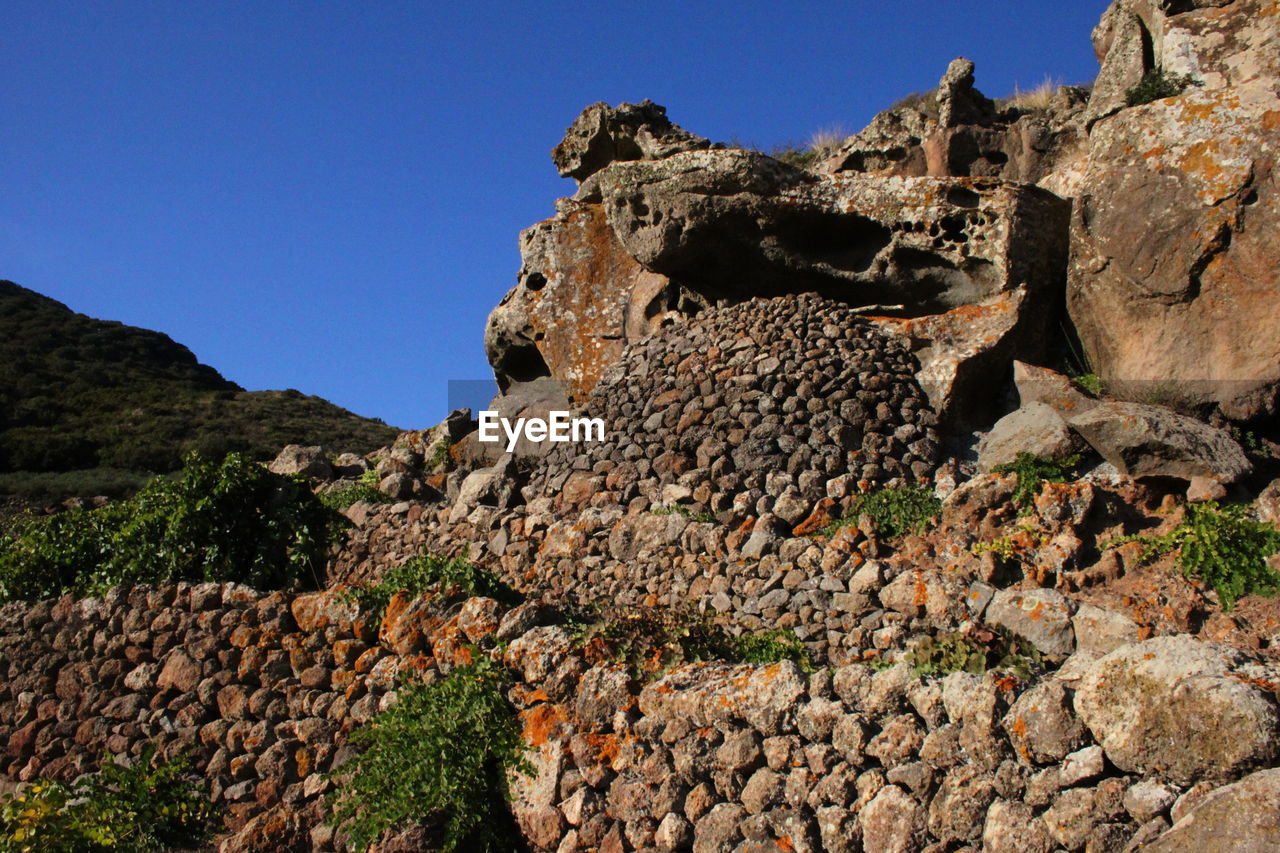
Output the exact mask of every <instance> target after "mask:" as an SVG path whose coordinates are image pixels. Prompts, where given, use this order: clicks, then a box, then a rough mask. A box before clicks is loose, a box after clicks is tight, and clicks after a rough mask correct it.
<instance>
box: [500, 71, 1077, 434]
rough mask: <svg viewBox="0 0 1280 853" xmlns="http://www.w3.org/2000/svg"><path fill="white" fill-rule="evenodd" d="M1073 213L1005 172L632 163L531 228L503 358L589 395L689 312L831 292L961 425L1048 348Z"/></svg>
mask: <svg viewBox="0 0 1280 853" xmlns="http://www.w3.org/2000/svg"><path fill="white" fill-rule="evenodd" d="M957 85H959V84H957ZM962 90H963V86H959V88H958V90H957V91H959V92H961V94H958V95H957V96H956V97H957V99H958V100H957V103H963V102H964V97H967V96H964V97H962V94H963V91H962ZM619 109H620V110H621V109H622V108H619ZM602 115H604V114H602V113H601V112H600V110H598V109H597V108H596V107H590V108H588V110H587V112H586V113H584V116H583V117H582V118H581V119H580V120H579V124H582V123H585V124H586V125H588V126H594V125H593V124H592V122H595V121H596V120H597V119H600V118H601V116H602ZM601 120H603V119H601ZM577 126H578V125H575V127H577ZM571 135H572V134H571ZM570 142H572V140H571V139H567V140H566V143H564V145H569V144H570ZM575 144H576V143H575ZM621 147H623V148H625V147H626V146H621ZM1066 222H1067V208H1066V205H1065V204H1064V203H1062V202H1061V201H1060V200H1059V199H1057V198H1055V197H1054V196H1052V195H1051V194H1049V193H1046V192H1043V191H1040V190H1037V189H1035V188H1029V187H1020V186H1014V185H1008V184H1002V183H999V182H994V181H983V180H969V179H928V178H915V179H910V178H902V177H895V176H879V175H877V176H864V175H835V176H820V175H816V174H814V173H811V172H807V171H805V170H802V169H798V168H796V167H793V166H790V165H787V164H785V163H782V162H780V161H777V160H774V159H773V158H771V157H767V156H765V155H763V154H760V153H759V152H754V151H745V150H724V149H711V150H682V151H677V152H676V153H671V154H669V156H665V157H663V158H662V159H653V158H644V159H640V158H625V159H616V160H614V161H613V162H609V163H607V164H605V165H603V166H601V167H600V168H599V169H598V170H597V171H595V172H593V173H592V174H590V175H589V176H588V177H587V178H585V179H584V181H583V184H582V188H581V190H580V191H579V193H578V194H577V196H575V198H574V199H572V200H565V201H562V202H560V203H559V205H558V213H557V216H556V217H554V218H552V219H550V220H547V221H546V222H542V223H539V224H538V225H535V226H534V227H533V228H530V229H529V230H527V231H526V232H525V233H524V234H523V235H522V238H521V249H522V255H523V266H522V269H521V273H520V279H519V282H520V283H519V284H518V285H517V287H516V288H514V289H513V290H512V291H511V292H510V293H508V294H507V296H506V297H505V298H504V299H503V301H502V304H500V305H499V306H498V307H497V308H496V309H495V310H494V312H493V313H492V315H491V316H490V318H489V323H488V328H487V330H486V337H485V344H486V351H487V353H488V356H489V360H490V363H491V364H492V365H493V366H494V370H495V373H496V374H497V376H498V381H499V384H500V385H501V386H502V387H503V388H504V389H505V388H507V387H509V386H510V385H511V383H513V382H524V381H529V380H531V379H534V378H536V377H537V376H551V377H553V378H555V379H557V380H560V381H561V382H563V383H564V384H565V386H566V387H567V389H568V390H569V394H570V396H571V398H572V399H573V400H575V401H581V400H582V399H584V398H585V395H586V394H587V393H588V392H589V391H590V390H591V388H592V387H593V386H594V385H595V383H596V382H597V381H598V380H599V377H600V375H601V373H602V372H603V371H604V370H605V369H606V368H607V367H608V366H609V365H610V364H612V363H613V362H614V361H615V360H616V359H617V358H618V356H619V355H620V353H621V351H622V348H623V347H624V346H625V345H626V344H627V343H629V342H634V341H636V340H639V339H641V338H643V337H644V336H646V335H648V334H650V333H651V332H652V330H653V329H654V328H656V327H657V325H658V324H660V323H661V322H662V320H663V319H664V318H666V317H668V316H670V315H671V314H672V313H673V312H674V313H677V314H692V313H696V312H697V311H699V310H702V309H704V308H705V307H707V306H709V305H711V304H731V303H734V302H739V301H742V300H746V299H750V298H752V297H755V296H775V295H781V294H787V293H798V292H817V293H821V294H823V295H824V296H827V297H829V298H833V299H836V300H838V301H840V302H843V303H845V304H847V305H850V306H854V307H856V308H858V309H859V310H860V311H861V312H862V313H866V314H870V315H877V316H879V317H882V318H884V319H883V320H882V322H883V323H884V324H885V328H886V329H889V330H891V331H893V332H895V333H897V334H901V335H903V336H905V337H906V338H907V339H908V340H909V341H910V345H911V347H912V349H913V350H914V351H915V352H916V353H917V355H918V357H919V360H920V362H921V367H922V371H923V372H922V376H921V378H922V379H925V380H926V381H927V387H928V390H929V394H930V399H931V401H932V402H933V403H934V405H935V406H937V407H938V408H939V409H940V411H941V413H942V415H943V418H944V420H947V421H954V422H960V421H963V420H966V419H973V420H978V421H981V420H984V419H986V418H987V417H988V416H989V414H990V412H989V411H988V409H989V408H990V407H989V406H988V404H987V400H986V399H985V398H986V397H989V396H990V394H986V393H985V392H987V391H992V390H994V385H992V383H990V382H986V383H984V384H983V385H982V388H981V389H980V390H981V391H982V392H983V393H979V394H978V395H977V397H976V398H974V402H973V405H972V406H970V409H971V411H970V412H968V413H965V414H964V415H961V414H960V413H959V412H958V411H952V410H953V409H954V405H953V404H954V403H955V401H956V400H958V399H959V396H958V391H960V390H962V389H963V386H964V385H965V384H966V382H967V381H968V380H967V376H968V375H970V374H972V375H974V376H975V377H976V375H977V374H979V373H983V372H986V371H988V370H995V371H1004V370H1005V369H1006V368H1007V366H1008V360H1009V358H1011V357H1013V356H1015V355H1018V356H1021V357H1024V358H1035V357H1036V355H1038V354H1039V350H1040V348H1041V346H1042V345H1043V342H1044V337H1045V334H1044V333H1045V329H1046V325H1045V324H1046V322H1047V320H1048V319H1049V317H1050V316H1051V314H1052V311H1053V301H1054V297H1053V296H1052V294H1053V293H1054V291H1055V290H1056V289H1058V288H1060V287H1061V284H1062V277H1063V267H1064V265H1065V257H1066V243H1065V230H1066ZM878 322H880V321H878ZM970 364H971V365H972V366H971V367H967V366H966V365H970Z"/></svg>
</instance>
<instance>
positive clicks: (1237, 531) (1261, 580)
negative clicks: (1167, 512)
mask: <svg viewBox="0 0 1280 853" xmlns="http://www.w3.org/2000/svg"><path fill="white" fill-rule="evenodd" d="M1247 512H1248V507H1247V506H1244V505H1239V504H1229V505H1227V506H1220V505H1219V504H1217V503H1215V502H1213V501H1210V502H1208V503H1203V504H1188V505H1187V510H1186V518H1185V519H1184V520H1183V522H1182V523H1181V524H1179V525H1178V526H1177V527H1175V528H1174V529H1173V530H1172V531H1170V532H1169V533H1166V534H1165V535H1163V536H1144V535H1138V536H1126V537H1123V538H1121V539H1118V540H1116V541H1115V542H1112V543H1111V547H1116V546H1118V545H1122V544H1124V543H1126V542H1138V543H1140V544H1141V545H1142V551H1141V554H1140V558H1141V559H1142V560H1144V561H1146V560H1153V559H1156V558H1158V557H1161V556H1163V555H1165V554H1170V553H1173V552H1175V551H1176V552H1177V553H1178V564H1179V566H1180V567H1181V568H1182V572H1183V574H1185V575H1186V576H1187V577H1191V578H1197V579H1199V580H1201V581H1204V582H1205V583H1206V584H1208V585H1209V586H1211V587H1213V589H1214V590H1216V591H1217V593H1218V600H1219V601H1221V602H1222V609H1223V610H1231V608H1233V607H1234V606H1235V603H1236V600H1237V599H1239V598H1240V597H1241V596H1244V595H1250V594H1255V593H1256V594H1258V595H1267V596H1271V595H1275V594H1276V592H1277V591H1280V575H1277V574H1276V573H1275V572H1273V571H1271V569H1270V568H1268V567H1267V558H1268V557H1270V556H1271V555H1272V554H1275V553H1277V552H1280V530H1276V528H1275V527H1273V526H1272V525H1270V524H1265V523H1263V522H1260V521H1253V520H1252V519H1249V518H1247V517H1246V513H1247Z"/></svg>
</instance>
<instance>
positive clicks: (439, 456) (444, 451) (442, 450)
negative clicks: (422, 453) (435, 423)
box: [422, 438, 449, 471]
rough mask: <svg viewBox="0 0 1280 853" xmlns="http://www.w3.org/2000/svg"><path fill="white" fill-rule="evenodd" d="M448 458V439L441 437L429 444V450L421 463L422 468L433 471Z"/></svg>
mask: <svg viewBox="0 0 1280 853" xmlns="http://www.w3.org/2000/svg"><path fill="white" fill-rule="evenodd" d="M448 458H449V440H448V439H447V438H441V439H439V440H438V441H437V442H436V443H435V444H433V445H432V446H431V452H430V453H428V454H427V458H426V461H425V462H423V463H422V470H423V471H434V470H435V469H436V468H437V467H438V466H439V465H441V464H442V463H443V462H444V461H445V460H447V459H448Z"/></svg>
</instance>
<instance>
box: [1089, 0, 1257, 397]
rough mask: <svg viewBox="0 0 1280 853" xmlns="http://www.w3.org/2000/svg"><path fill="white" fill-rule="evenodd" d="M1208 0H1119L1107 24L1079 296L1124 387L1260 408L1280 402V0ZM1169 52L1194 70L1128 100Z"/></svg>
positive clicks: (1115, 384) (1099, 367)
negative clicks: (1179, 84)
mask: <svg viewBox="0 0 1280 853" xmlns="http://www.w3.org/2000/svg"><path fill="white" fill-rule="evenodd" d="M1200 5H1204V4H1193V3H1177V4H1171V3H1164V4H1160V7H1155V6H1153V4H1151V3H1149V2H1144V1H1143V0H1128V2H1118V3H1117V4H1116V5H1114V6H1113V7H1112V9H1111V10H1110V11H1109V12H1108V15H1107V18H1106V19H1104V22H1103V25H1101V26H1100V32H1099V33H1098V34H1095V35H1096V37H1097V38H1099V47H1100V48H1102V49H1103V50H1104V51H1105V53H1104V61H1103V70H1102V74H1101V76H1100V78H1099V81H1100V82H1099V89H1098V91H1096V92H1095V94H1094V97H1093V102H1092V104H1091V113H1093V114H1095V116H1098V118H1097V120H1096V122H1095V123H1094V124H1093V127H1092V132H1091V135H1090V151H1089V164H1088V167H1087V168H1086V170H1085V173H1084V175H1083V178H1082V181H1081V184H1080V186H1079V193H1078V203H1077V205H1076V208H1075V211H1074V214H1073V221H1072V226H1071V254H1072V259H1071V265H1070V270H1069V282H1068V307H1069V310H1070V313H1071V318H1072V320H1073V322H1074V323H1075V325H1076V328H1077V330H1078V331H1079V334H1080V338H1081V341H1082V342H1083V344H1084V347H1085V350H1086V353H1087V355H1088V358H1089V361H1090V364H1091V365H1092V367H1093V369H1094V370H1095V372H1097V373H1099V374H1100V375H1101V376H1103V377H1104V378H1105V379H1107V380H1108V382H1109V383H1110V387H1112V388H1113V389H1114V391H1115V392H1116V393H1117V394H1119V395H1120V396H1123V397H1128V398H1130V399H1144V398H1145V399H1153V398H1154V397H1155V396H1158V397H1159V398H1160V400H1161V402H1170V403H1176V404H1182V405H1192V406H1196V405H1200V406H1209V405H1216V406H1217V407H1218V408H1219V409H1221V411H1222V412H1223V414H1225V415H1227V416H1228V417H1230V418H1232V419H1237V420H1247V419H1250V418H1253V417H1257V416H1265V415H1268V414H1272V413H1274V412H1275V411H1276V410H1277V406H1278V405H1280V273H1278V272H1277V267H1276V264H1275V262H1274V247H1275V245H1276V243H1277V240H1278V239H1280V199H1278V190H1280V186H1278V185H1277V177H1276V174H1275V159H1276V150H1277V146H1278V145H1280V94H1277V92H1276V90H1275V76H1276V71H1277V69H1278V68H1280V45H1278V41H1277V39H1276V38H1275V28H1276V12H1275V8H1274V4H1271V3H1264V2H1260V0H1237V2H1234V3H1230V4H1227V5H1225V6H1223V7H1222V8H1214V7H1205V8H1191V7H1192V6H1200ZM1143 40H1145V42H1146V43H1148V44H1150V48H1149V50H1147V51H1143V50H1136V49H1132V43H1134V42H1135V41H1136V42H1142V41H1143ZM1126 45H1129V47H1126ZM1153 65H1155V66H1159V67H1162V68H1163V69H1164V70H1166V71H1167V72H1170V73H1174V74H1185V75H1188V76H1190V77H1191V79H1192V81H1193V85H1192V86H1191V87H1189V88H1188V89H1187V90H1186V91H1185V92H1184V93H1183V94H1181V95H1179V96H1177V97H1173V98H1166V99H1163V100H1158V101H1154V102H1152V103H1149V104H1145V105H1142V106H1137V107H1131V108H1128V109H1121V108H1120V107H1121V106H1122V105H1123V91H1124V86H1126V85H1132V82H1131V81H1136V80H1137V79H1140V78H1141V76H1142V73H1143V72H1144V71H1147V70H1150V68H1151V67H1153ZM1113 81H1115V82H1113ZM1117 99H1119V100H1118V101H1117ZM1227 329H1229V330H1230V332H1229V333H1224V331H1223V330H1227Z"/></svg>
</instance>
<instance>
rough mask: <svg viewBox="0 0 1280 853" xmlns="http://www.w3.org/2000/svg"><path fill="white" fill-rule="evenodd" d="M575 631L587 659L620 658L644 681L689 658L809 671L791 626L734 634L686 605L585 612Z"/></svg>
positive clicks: (615, 660) (805, 653)
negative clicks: (785, 665) (792, 664)
mask: <svg viewBox="0 0 1280 853" xmlns="http://www.w3.org/2000/svg"><path fill="white" fill-rule="evenodd" d="M571 621H576V622H577V625H576V626H575V627H576V633H577V638H578V642H579V644H580V645H581V646H582V648H583V650H584V653H585V655H586V657H587V659H588V661H590V662H593V663H603V662H610V663H618V664H622V665H624V666H626V667H627V669H628V671H629V672H630V673H631V675H632V676H633V677H634V678H636V679H638V680H640V681H651V680H653V679H655V678H658V677H660V676H661V675H663V674H664V673H666V672H667V671H669V670H671V669H673V668H674V667H676V666H679V665H681V664H685V663H694V662H698V661H725V662H727V663H757V664H759V663H776V662H778V661H783V660H791V661H794V662H795V663H796V664H797V665H798V666H799V667H800V668H801V669H803V670H804V671H806V672H809V671H811V670H812V669H813V661H812V659H811V657H810V655H809V650H808V649H806V648H805V646H804V643H802V642H800V640H799V638H797V637H796V636H795V635H794V634H792V633H791V632H789V631H783V630H772V631H762V632H760V633H756V634H743V635H741V636H733V635H732V634H730V633H729V632H728V631H726V630H725V629H724V627H723V626H722V625H720V624H719V623H717V622H715V621H713V620H711V619H708V618H706V617H705V616H703V615H701V614H698V613H696V612H694V611H693V610H691V609H687V608H668V607H664V608H658V607H627V608H615V609H606V610H604V611H602V612H599V613H594V614H590V615H580V616H578V617H577V619H576V620H571Z"/></svg>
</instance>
